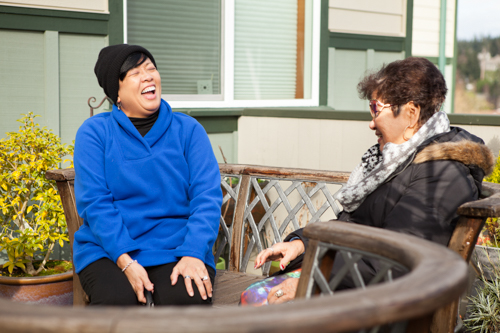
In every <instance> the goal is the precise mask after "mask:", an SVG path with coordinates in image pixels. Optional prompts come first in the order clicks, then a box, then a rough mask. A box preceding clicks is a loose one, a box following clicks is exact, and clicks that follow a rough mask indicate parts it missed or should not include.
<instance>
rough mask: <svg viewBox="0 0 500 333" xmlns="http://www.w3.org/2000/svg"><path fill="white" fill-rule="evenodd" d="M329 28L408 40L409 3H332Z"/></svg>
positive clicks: (390, 0)
mask: <svg viewBox="0 0 500 333" xmlns="http://www.w3.org/2000/svg"><path fill="white" fill-rule="evenodd" d="M328 29H329V30H330V31H334V32H347V33H356V34H369V35H384V36H400V37H404V36H405V34H406V0H384V1H368V0H352V1H343V0H330V2H329V18H328Z"/></svg>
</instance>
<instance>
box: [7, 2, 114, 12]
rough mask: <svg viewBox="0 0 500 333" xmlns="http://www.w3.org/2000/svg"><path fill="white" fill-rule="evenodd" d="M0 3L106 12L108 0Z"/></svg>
mask: <svg viewBox="0 0 500 333" xmlns="http://www.w3.org/2000/svg"><path fill="white" fill-rule="evenodd" d="M0 5H2V6H17V7H32V8H43V9H56V10H74V11H82V12H97V13H108V0H17V1H0Z"/></svg>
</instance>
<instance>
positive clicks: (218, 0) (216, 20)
mask: <svg viewBox="0 0 500 333" xmlns="http://www.w3.org/2000/svg"><path fill="white" fill-rule="evenodd" d="M124 6H125V13H126V14H125V15H126V28H125V31H126V36H125V41H126V42H127V43H129V44H138V45H142V46H144V47H146V48H147V49H148V50H150V51H151V53H152V54H153V55H154V56H155V60H156V63H157V65H158V70H159V71H160V75H161V77H162V91H163V93H164V95H163V98H164V99H165V100H167V101H168V102H169V103H170V104H171V105H172V106H173V107H179V108H180V107H248V106H315V105H318V75H319V73H318V70H319V69H318V64H319V17H320V0H273V1H268V0H190V1H185V0H150V1H147V2H144V1H140V0H127V1H124Z"/></svg>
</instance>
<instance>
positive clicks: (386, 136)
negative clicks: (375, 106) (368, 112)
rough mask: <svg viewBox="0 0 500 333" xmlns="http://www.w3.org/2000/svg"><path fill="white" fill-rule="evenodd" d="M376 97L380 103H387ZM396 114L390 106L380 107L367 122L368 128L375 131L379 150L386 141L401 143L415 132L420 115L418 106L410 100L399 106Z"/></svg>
mask: <svg viewBox="0 0 500 333" xmlns="http://www.w3.org/2000/svg"><path fill="white" fill-rule="evenodd" d="M374 99H378V100H379V101H380V102H381V103H382V104H388V103H387V102H386V101H385V100H384V99H383V98H374ZM400 108H401V111H400V113H399V115H398V116H394V113H393V112H392V110H391V108H390V107H386V108H384V109H382V111H381V112H379V113H378V114H377V117H376V118H373V119H372V121H371V122H370V124H369V127H370V129H372V130H374V131H375V135H376V136H377V137H378V143H379V144H380V150H381V151H382V150H383V149H384V146H385V144H386V143H388V142H391V143H395V144H398V145H399V144H402V143H403V142H405V141H407V140H405V137H406V139H409V138H411V137H412V136H413V134H414V133H415V132H416V125H417V122H418V117H419V115H420V108H416V107H415V105H414V104H413V103H412V102H409V103H407V104H405V105H402V106H400Z"/></svg>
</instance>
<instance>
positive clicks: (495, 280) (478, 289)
mask: <svg viewBox="0 0 500 333" xmlns="http://www.w3.org/2000/svg"><path fill="white" fill-rule="evenodd" d="M478 267H479V270H480V275H479V282H478V283H475V290H474V292H473V296H471V297H469V303H468V305H467V314H468V316H467V319H465V320H464V324H465V327H466V328H467V332H481V333H494V332H499V331H500V266H498V265H497V264H495V263H493V262H491V263H490V265H489V273H488V274H486V272H485V271H484V270H483V269H482V266H481V264H479V265H478Z"/></svg>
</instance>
